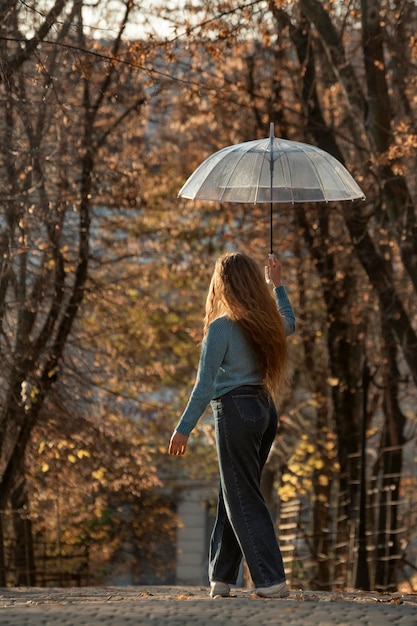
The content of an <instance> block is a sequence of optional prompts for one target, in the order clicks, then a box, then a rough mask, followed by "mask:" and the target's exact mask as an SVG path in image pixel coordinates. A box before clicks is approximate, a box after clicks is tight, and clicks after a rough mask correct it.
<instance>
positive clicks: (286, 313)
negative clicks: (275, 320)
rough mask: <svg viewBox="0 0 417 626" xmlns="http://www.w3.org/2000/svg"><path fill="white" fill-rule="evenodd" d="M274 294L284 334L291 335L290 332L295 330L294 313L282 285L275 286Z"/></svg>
mask: <svg viewBox="0 0 417 626" xmlns="http://www.w3.org/2000/svg"><path fill="white" fill-rule="evenodd" d="M274 294H275V300H276V302H277V306H278V309H279V312H280V313H281V317H282V321H283V323H284V328H285V334H286V335H287V336H288V335H292V333H293V332H295V315H294V310H293V308H292V306H291V302H290V300H289V298H288V295H287V292H286V290H285V287H284V285H280V286H279V287H275V289H274Z"/></svg>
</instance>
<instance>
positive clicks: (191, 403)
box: [175, 318, 230, 436]
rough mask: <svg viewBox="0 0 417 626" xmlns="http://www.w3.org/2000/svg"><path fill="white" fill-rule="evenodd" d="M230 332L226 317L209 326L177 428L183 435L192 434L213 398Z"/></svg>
mask: <svg viewBox="0 0 417 626" xmlns="http://www.w3.org/2000/svg"><path fill="white" fill-rule="evenodd" d="M229 332H230V323H227V322H226V320H225V318H218V319H216V320H214V322H212V324H210V326H209V329H208V331H207V334H206V336H205V338H204V341H203V344H202V348H201V355H200V361H199V364H198V370H197V376H196V381H195V384H194V387H193V390H192V392H191V395H190V399H189V400H188V404H187V406H186V407H185V410H184V413H183V414H182V416H181V419H180V421H179V422H178V424H177V427H176V429H175V430H176V431H177V432H179V433H182V434H183V435H187V436H188V435H189V434H190V432H191V431H192V430H193V428H194V426H195V425H196V424H197V422H198V420H199V419H200V417H201V416H202V414H203V413H204V411H205V409H206V407H207V405H208V403H209V402H210V400H212V399H213V391H214V380H215V378H216V375H217V372H218V370H219V367H220V365H221V364H222V362H223V358H224V355H225V352H226V348H227V339H228V335H229Z"/></svg>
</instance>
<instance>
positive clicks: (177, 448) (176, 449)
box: [168, 430, 188, 456]
mask: <svg viewBox="0 0 417 626" xmlns="http://www.w3.org/2000/svg"><path fill="white" fill-rule="evenodd" d="M187 442H188V437H187V435H183V434H182V433H178V432H177V431H176V430H175V431H174V432H173V434H172V437H171V441H170V442H169V449H168V452H169V454H175V455H176V456H182V455H183V454H185V451H186V449H187Z"/></svg>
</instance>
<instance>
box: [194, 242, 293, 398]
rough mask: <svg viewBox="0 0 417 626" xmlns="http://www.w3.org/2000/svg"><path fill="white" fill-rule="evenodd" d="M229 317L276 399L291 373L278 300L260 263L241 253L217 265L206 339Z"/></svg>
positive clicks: (225, 257) (208, 303)
mask: <svg viewBox="0 0 417 626" xmlns="http://www.w3.org/2000/svg"><path fill="white" fill-rule="evenodd" d="M220 315H227V317H229V318H230V319H232V320H233V321H235V322H236V323H237V324H238V325H239V327H240V328H241V329H242V331H243V333H244V335H245V337H246V339H247V341H248V342H249V345H250V346H251V347H252V349H253V353H254V355H255V357H256V360H257V363H258V367H259V370H260V372H261V376H262V383H263V385H264V386H265V387H266V389H267V390H268V391H269V393H270V394H271V395H272V396H273V397H274V398H276V396H277V393H278V391H279V390H280V388H281V387H282V385H283V383H284V382H285V378H286V373H287V361H288V350H287V339H286V336H285V330H284V325H283V322H282V318H281V315H280V313H279V311H278V309H277V305H276V302H275V299H274V297H273V295H272V293H271V290H270V288H269V287H268V285H267V284H266V281H265V277H264V275H263V273H262V272H261V270H260V269H259V267H258V265H257V264H256V262H255V261H254V260H253V259H251V258H250V257H249V256H247V255H246V254H242V253H239V252H232V253H225V254H222V255H221V256H220V257H219V258H218V259H217V261H216V264H215V267H214V272H213V275H212V278H211V282H210V287H209V291H208V295H207V300H206V314H205V318H204V335H205V334H206V333H207V330H208V327H209V325H210V324H211V322H212V321H213V320H214V319H216V317H219V316H220Z"/></svg>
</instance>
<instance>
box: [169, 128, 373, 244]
mask: <svg viewBox="0 0 417 626" xmlns="http://www.w3.org/2000/svg"><path fill="white" fill-rule="evenodd" d="M178 196H179V197H182V198H189V199H191V200H209V201H216V202H246V203H254V204H257V203H261V202H265V203H269V204H270V248H271V254H272V253H273V234H272V233H273V222H272V220H273V206H272V205H273V204H274V203H278V202H279V203H290V204H294V203H298V202H336V201H341V200H355V199H358V198H361V199H365V195H364V193H363V192H362V190H361V189H360V187H359V186H358V184H357V183H356V182H355V180H354V179H353V177H352V176H351V174H350V173H349V172H348V170H347V169H346V168H345V167H344V166H343V165H342V164H341V163H340V162H339V161H338V160H337V159H335V158H334V157H333V156H331V155H330V154H328V153H327V152H325V151H324V150H321V149H320V148H316V147H315V146H312V145H309V144H306V143H300V142H298V141H289V140H287V139H278V138H276V137H275V136H274V124H273V123H271V125H270V135H269V137H268V138H266V139H260V140H255V141H247V142H245V143H239V144H235V145H232V146H227V147H226V148H222V149H221V150H219V151H218V152H215V153H214V154H212V155H211V156H209V157H208V158H207V159H206V160H205V161H203V162H202V163H201V165H199V166H198V167H197V169H196V170H195V171H194V172H193V174H191V176H190V177H189V178H188V180H187V181H186V182H185V184H184V185H183V187H182V188H181V189H180V191H179V192H178Z"/></svg>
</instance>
